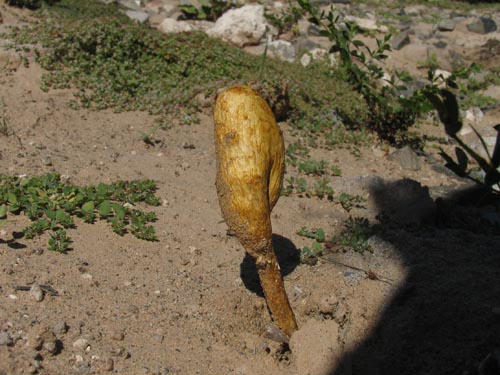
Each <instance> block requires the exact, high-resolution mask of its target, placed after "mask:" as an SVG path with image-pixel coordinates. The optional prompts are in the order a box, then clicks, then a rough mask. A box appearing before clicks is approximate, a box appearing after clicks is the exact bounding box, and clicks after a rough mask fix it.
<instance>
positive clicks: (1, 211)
mask: <svg viewBox="0 0 500 375" xmlns="http://www.w3.org/2000/svg"><path fill="white" fill-rule="evenodd" d="M6 216H7V205H5V204H2V205H1V206H0V219H4V218H5V217H6Z"/></svg>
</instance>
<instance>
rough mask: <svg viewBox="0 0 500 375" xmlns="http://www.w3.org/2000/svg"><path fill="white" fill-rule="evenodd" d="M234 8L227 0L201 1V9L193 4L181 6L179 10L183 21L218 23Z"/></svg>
mask: <svg viewBox="0 0 500 375" xmlns="http://www.w3.org/2000/svg"><path fill="white" fill-rule="evenodd" d="M233 6H234V4H233V2H232V1H227V0H200V7H199V8H197V7H195V6H194V5H192V4H180V5H179V10H180V11H181V12H182V18H183V19H198V20H207V21H216V20H217V18H219V17H220V16H221V15H222V14H223V13H224V12H225V11H226V10H228V9H229V8H232V7H233Z"/></svg>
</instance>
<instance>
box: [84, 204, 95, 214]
mask: <svg viewBox="0 0 500 375" xmlns="http://www.w3.org/2000/svg"><path fill="white" fill-rule="evenodd" d="M94 207H95V205H94V201H89V202H86V203H84V204H83V205H82V211H83V212H85V213H92V212H94Z"/></svg>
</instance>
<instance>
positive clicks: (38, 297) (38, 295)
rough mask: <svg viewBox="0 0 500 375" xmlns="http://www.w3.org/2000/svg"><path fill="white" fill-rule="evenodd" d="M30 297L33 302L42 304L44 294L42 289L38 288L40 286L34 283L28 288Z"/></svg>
mask: <svg viewBox="0 0 500 375" xmlns="http://www.w3.org/2000/svg"><path fill="white" fill-rule="evenodd" d="M30 296H31V298H33V299H34V300H35V301H37V302H42V301H43V298H44V296H45V294H44V292H43V290H42V288H40V285H38V284H36V283H35V284H33V285H32V286H31V288H30Z"/></svg>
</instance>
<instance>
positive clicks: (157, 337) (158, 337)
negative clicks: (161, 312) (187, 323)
mask: <svg viewBox="0 0 500 375" xmlns="http://www.w3.org/2000/svg"><path fill="white" fill-rule="evenodd" d="M164 338H165V337H164V336H163V335H160V334H158V333H156V334H154V335H153V339H154V340H155V341H156V342H159V343H160V344H161V343H162V342H163V339H164Z"/></svg>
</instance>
